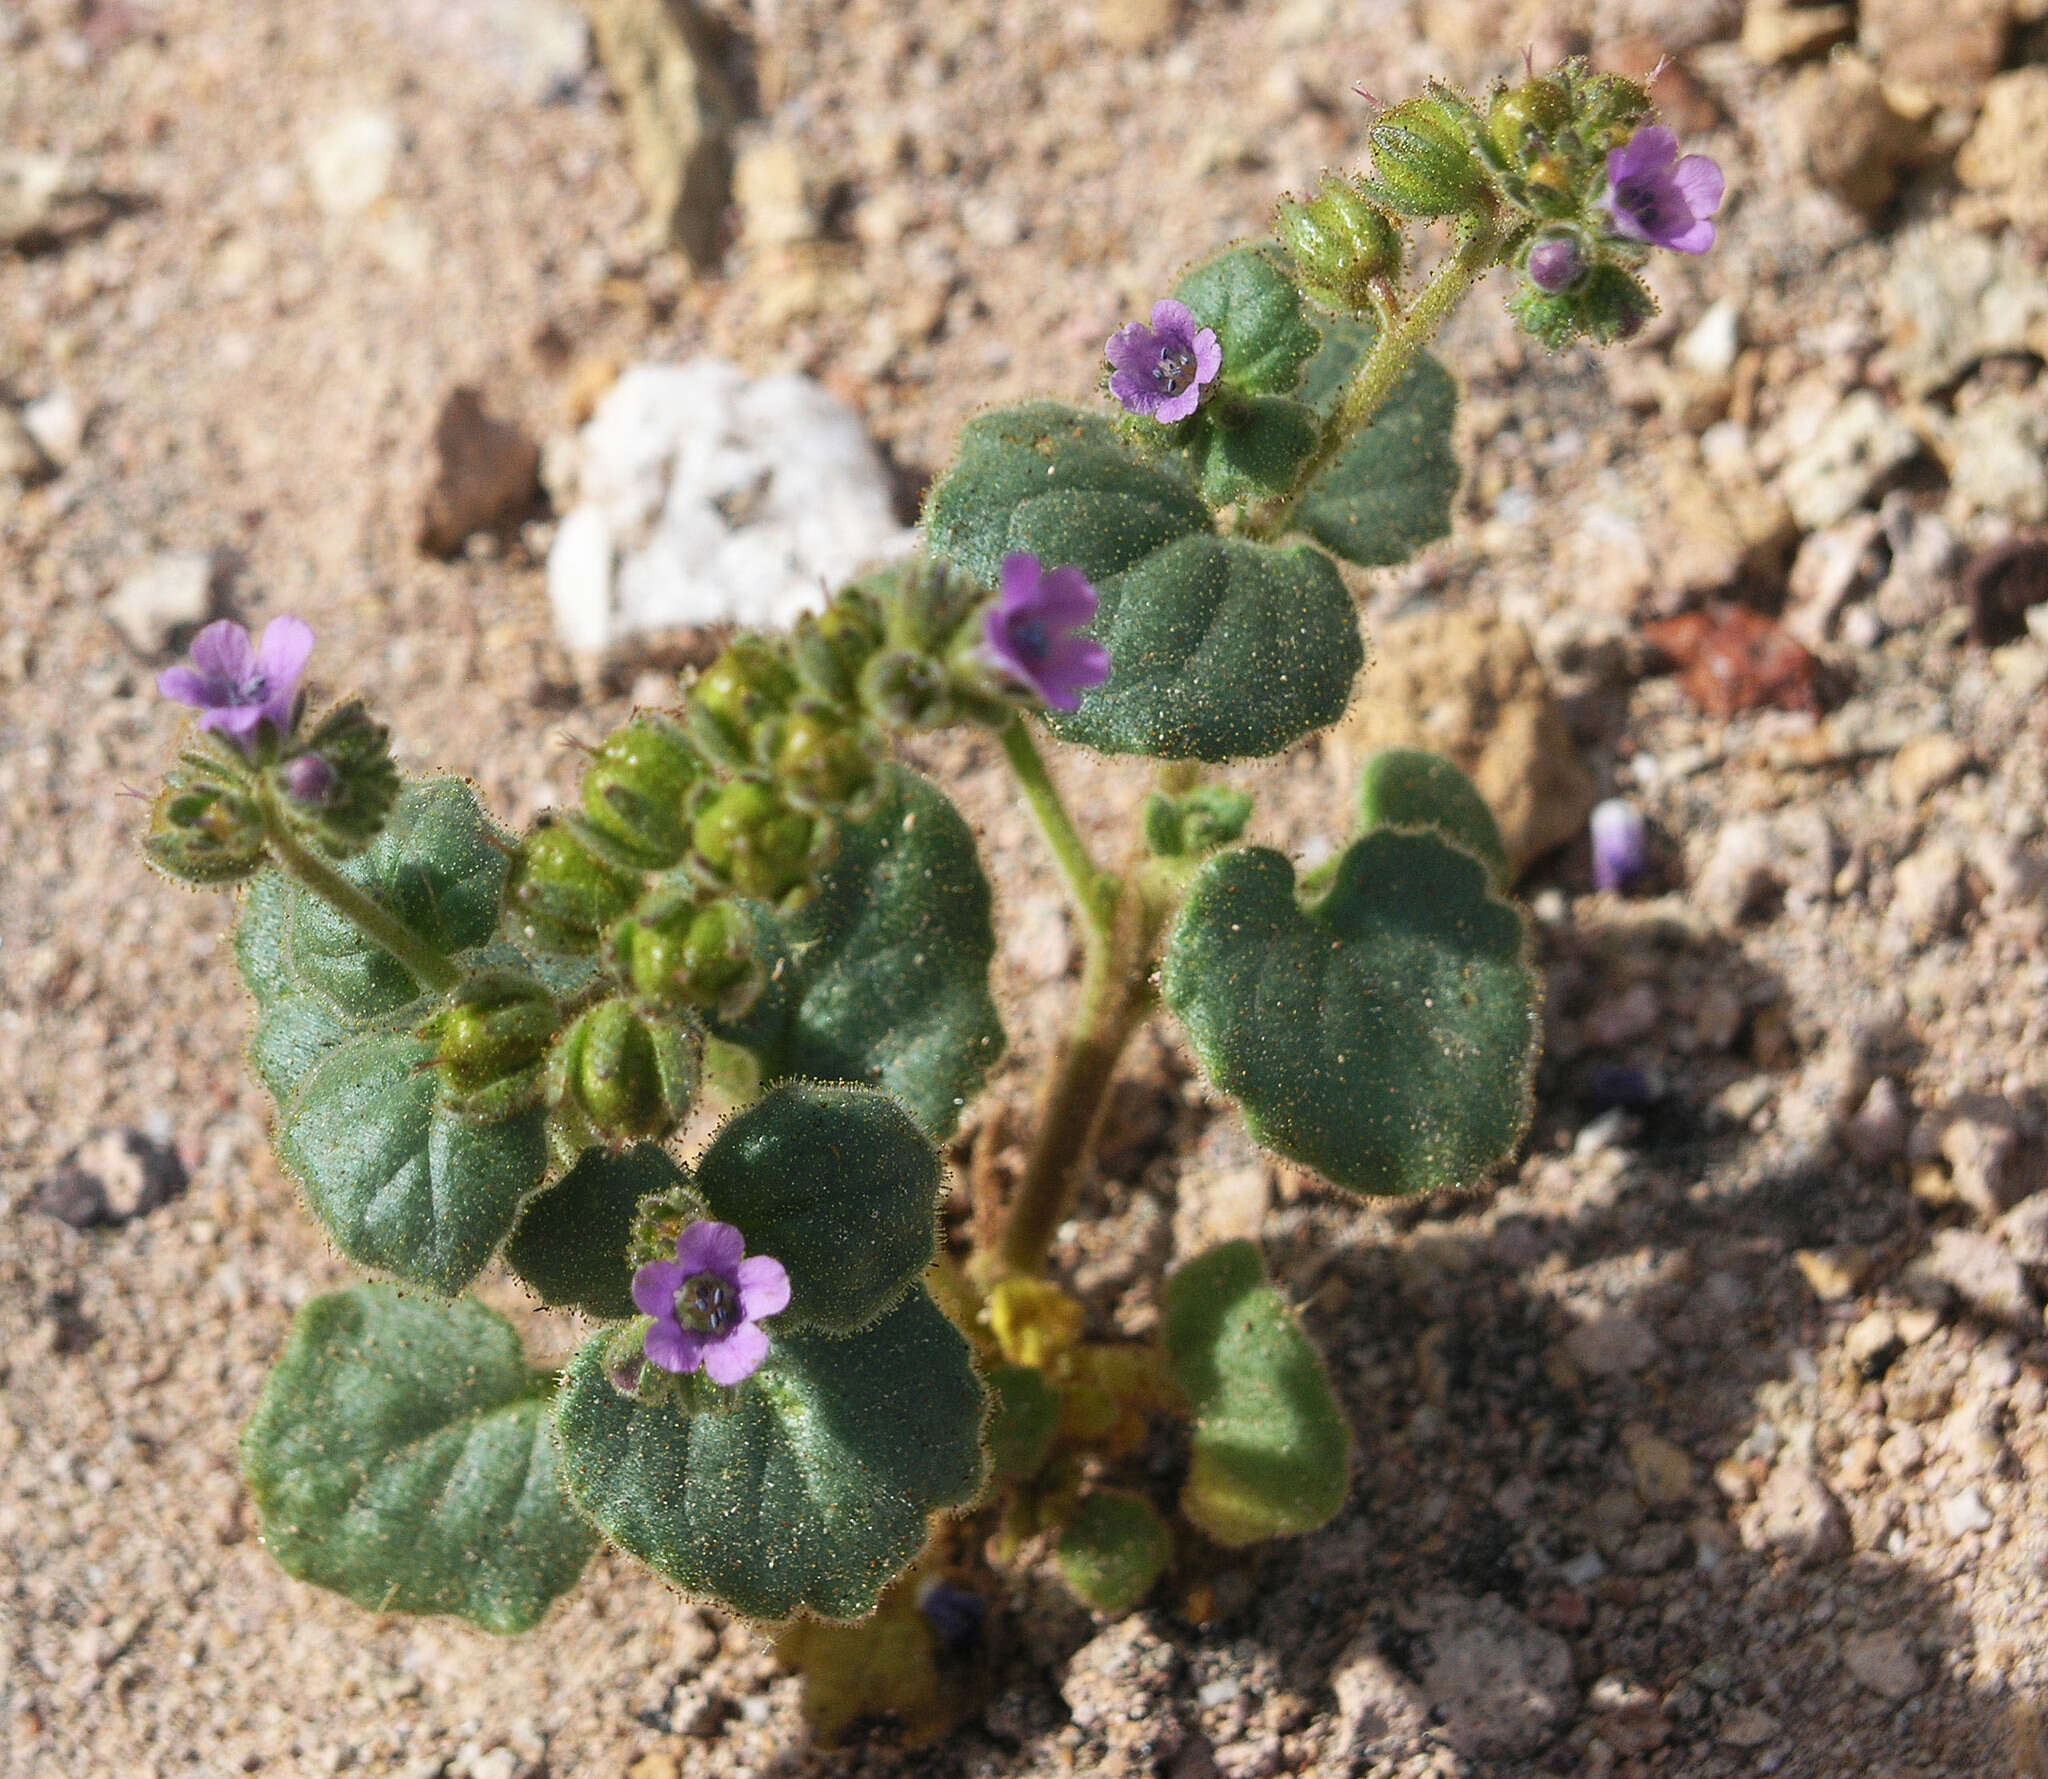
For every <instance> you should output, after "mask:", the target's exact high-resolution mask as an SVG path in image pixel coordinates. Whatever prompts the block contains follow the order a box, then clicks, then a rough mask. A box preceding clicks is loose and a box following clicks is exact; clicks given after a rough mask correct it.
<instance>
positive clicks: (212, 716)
mask: <svg viewBox="0 0 2048 1779" xmlns="http://www.w3.org/2000/svg"><path fill="white" fill-rule="evenodd" d="M262 721H263V712H262V710H261V709H260V708H259V707H258V706H256V705H254V704H216V705H215V706H214V707H213V708H212V709H211V710H209V711H208V712H207V713H206V714H205V715H204V716H203V717H201V718H200V719H199V726H200V728H202V729H212V730H215V731H217V732H218V733H220V734H222V735H229V736H232V737H233V738H234V739H235V740H237V741H246V740H247V739H248V738H249V737H250V736H251V735H254V734H255V733H256V730H257V726H258V725H259V724H260V723H261V722H262Z"/></svg>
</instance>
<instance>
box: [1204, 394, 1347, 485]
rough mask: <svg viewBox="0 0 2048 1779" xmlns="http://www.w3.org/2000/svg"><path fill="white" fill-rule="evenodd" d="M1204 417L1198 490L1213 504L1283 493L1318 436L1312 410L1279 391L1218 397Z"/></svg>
mask: <svg viewBox="0 0 2048 1779" xmlns="http://www.w3.org/2000/svg"><path fill="white" fill-rule="evenodd" d="M1207 419H1208V421H1209V424H1208V426H1207V429H1206V430H1205V431H1204V433H1203V435H1202V439H1201V443H1200V446H1199V453H1200V457H1201V463H1202V492H1203V494H1204V495H1206V496H1207V497H1208V499H1209V500H1210V502H1211V503H1212V504H1214V505H1216V506H1219V507H1220V506H1227V505H1229V504H1230V503H1231V502H1232V501H1237V500H1256V499H1260V498H1262V497H1264V496H1267V495H1274V494H1285V493H1286V492H1287V491H1288V489H1290V488H1292V487H1293V486H1294V479H1295V476H1296V474H1297V473H1298V472H1299V470H1300V468H1301V465H1302V464H1303V462H1304V461H1306V459H1307V458H1308V455H1309V453H1310V452H1312V451H1313V450H1314V449H1315V448H1316V444H1317V441H1318V439H1319V438H1320V436H1321V432H1320V428H1318V426H1317V425H1316V417H1315V415H1314V414H1313V413H1311V412H1310V411H1309V409H1307V408H1306V407H1304V406H1303V405H1302V404H1301V403H1300V402H1298V401H1292V400H1290V399H1289V398H1288V397H1286V396H1284V395H1260V396H1253V397H1251V398H1250V399H1249V400H1244V401H1240V402H1235V403H1226V402H1218V403H1217V404H1216V406H1215V408H1214V409H1213V410H1212V411H1211V413H1210V414H1209V415H1208V416H1207Z"/></svg>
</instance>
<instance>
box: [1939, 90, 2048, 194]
mask: <svg viewBox="0 0 2048 1779" xmlns="http://www.w3.org/2000/svg"><path fill="white" fill-rule="evenodd" d="M1956 177H1957V178H1958V179H1960V180H1961V181H1962V182H1963V184H1964V185H1966V186H1968V187H1969V188H1970V189H1971V190H1972V191H1978V192H1983V193H1984V194H1986V196H1988V197H1989V198H1990V199H1991V200H1992V201H1993V202H1994V203H1995V204H1996V205H1997V206H1998V208H1999V209H2000V210H2001V211H2002V212H2003V213H2004V214H2005V216H2006V217H2007V218H2008V220H2010V221H2012V222H2014V223H2017V224H2018V225H2019V226H2020V227H2021V228H2024V229H2032V230H2037V231H2038V230H2042V229H2048V68H2041V67H2031V68H2015V69H2014V70H2013V71H2012V72H2011V73H2010V74H2001V75H1999V76H1998V78H1997V79H1996V80H1994V81H1992V82H1991V84H1990V85H1989V86H1987V87H1986V88H1985V89H1984V109H1983V110H1982V111H1981V112H1980V113H1979V114H1978V117H1977V127H1976V128H1975V129H1974V130H1972V131H1971V132H1970V137H1969V140H1968V141H1966V142H1965V143H1964V144H1963V146H1962V149H1961V151H1960V152H1959V153H1958V154H1957V155H1956Z"/></svg>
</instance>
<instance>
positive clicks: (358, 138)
mask: <svg viewBox="0 0 2048 1779" xmlns="http://www.w3.org/2000/svg"><path fill="white" fill-rule="evenodd" d="M399 146H400V136H399V131H398V120H397V119H396V118H394V117H392V115H391V114H390V113H389V112H387V111H372V110H369V109H366V108H365V109H358V110H354V111H344V112H342V113H340V114H339V115H338V116H336V117H332V118H330V119H329V120H328V121H327V122H326V123H325V124H323V125H322V126H321V127H320V128H319V130H317V131H316V132H315V133H314V134H313V136H312V137H311V138H310V139H309V140H308V141H307V143H306V146H305V152H304V160H305V165H306V179H307V182H308V183H309V184H310V185H311V186H312V188H313V202H314V203H315V204H317V205H318V206H319V207H320V213H321V214H322V215H323V216H332V217H336V218H347V217H351V216H354V215H357V214H358V213H359V212H361V211H364V210H367V209H368V208H369V207H370V206H371V205H372V204H374V203H375V202H376V201H377V200H378V199H379V198H381V197H382V196H383V195H384V194H385V192H386V191H387V190H389V189H390V185H391V175H392V173H393V172H394V171H395V170H396V168H397V166H398V150H399Z"/></svg>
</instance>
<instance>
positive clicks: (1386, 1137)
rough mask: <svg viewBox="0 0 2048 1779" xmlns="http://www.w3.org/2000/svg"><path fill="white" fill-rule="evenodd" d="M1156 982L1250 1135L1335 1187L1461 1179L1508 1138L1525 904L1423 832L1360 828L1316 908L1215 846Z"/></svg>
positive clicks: (1527, 1056) (1523, 1006) (1530, 988)
mask: <svg viewBox="0 0 2048 1779" xmlns="http://www.w3.org/2000/svg"><path fill="white" fill-rule="evenodd" d="M1162 985H1163V988H1164V992H1165V997H1166V1003H1167V1005H1168V1006H1169V1007H1171V1008H1172V1009H1173V1011H1174V1012H1175V1013H1177V1014H1178V1015H1179V1016H1180V1018H1181V1021H1182V1023H1183V1024H1184V1025H1185V1026H1186V1027H1187V1031H1188V1036H1189V1038H1190V1039H1191V1041H1192V1042H1193V1044H1194V1047H1195V1052H1196V1054H1197V1055H1198V1056H1199V1057H1200V1058H1201V1060H1202V1064H1203V1066H1204V1068H1206V1069H1207V1071H1208V1073H1209V1076H1210V1078H1211V1079H1212V1080H1213V1081H1214V1082H1215V1083H1216V1085H1217V1086H1218V1087H1220V1088H1221V1089H1222V1090H1223V1091H1224V1092H1225V1093H1228V1094H1230V1095H1232V1096H1233V1097H1234V1098H1235V1099H1236V1100H1237V1101H1238V1102H1239V1104H1240V1105H1241V1106H1242V1108H1243V1110H1244V1115H1245V1121H1246V1123H1247V1124H1248V1125H1249V1126H1250V1127H1251V1130H1252V1134H1253V1135H1254V1136H1256V1137H1257V1138H1258V1140H1259V1141H1260V1142H1262V1143H1264V1144H1266V1145H1267V1146H1268V1147H1270V1148H1273V1149H1277V1150H1278V1151H1279V1152H1280V1153H1281V1154H1283V1155H1286V1156H1290V1157H1292V1158H1293V1159H1294V1160H1296V1161H1300V1162H1305V1163H1306V1164H1307V1165H1308V1166H1310V1167H1312V1168H1315V1169H1316V1170H1317V1171H1318V1172H1319V1173H1321V1174H1323V1175H1324V1176H1325V1177H1326V1178H1328V1179H1330V1180H1332V1181H1334V1182H1335V1183H1336V1184H1337V1185H1340V1186H1348V1187H1350V1188H1352V1189H1353V1190H1354V1191H1359V1192H1371V1193H1409V1192H1429V1191H1434V1190H1437V1189H1439V1188H1442V1187H1448V1186H1466V1185H1470V1184H1471V1183H1472V1182H1473V1181H1475V1180H1477V1179H1479V1178H1480V1177H1481V1176H1482V1175H1483V1174H1484V1173H1485V1172H1486V1171H1487V1169H1489V1168H1491V1167H1493V1166H1495V1165H1496V1164H1498V1163H1499V1162H1501V1161H1503V1160H1504V1159H1506V1157H1507V1156H1508V1155H1509V1154H1510V1153H1511V1152H1512V1150H1513V1149H1514V1146H1515V1144H1516V1143H1517V1142H1519V1141H1520V1139H1521V1135H1522V1131H1523V1129H1524V1128H1525V1126H1526V1124H1527V1121H1528V1115H1529V1081H1530V1075H1531V1072H1532V1070H1533V1068H1534V1066H1535V1060H1536V1046H1537V1038H1538V1002H1539V999H1540V996H1539V992H1538V986H1537V979H1536V974H1535V972H1534V970H1533V969H1532V968H1531V967H1530V964H1529V961H1528V956H1527V947H1526V940H1525V933H1524V927H1523V922H1522V918H1521V916H1520V914H1519V913H1517V911H1516V910H1515V909H1514V908H1512V907H1510V906H1509V905H1508V904H1507V903H1506V902H1503V901H1501V900H1499V899H1498V898H1497V897H1495V896H1494V895H1492V894H1491V893H1490V891H1489V888H1488V884H1487V877H1486V871H1485V868H1484V867H1483V866H1482V865H1481V864H1480V863H1479V862H1478V861H1477V860H1476V859H1474V858H1473V857H1472V856H1471V855H1470V854H1469V853H1467V852H1465V851H1463V850H1462V849H1461V848H1459V847H1456V846H1453V845H1450V844H1448V843H1446V842H1445V841H1444V840H1442V839H1441V838H1439V837H1438V836H1437V835H1435V834H1433V833H1403V832H1400V831H1398V830H1395V829H1391V828H1382V829H1378V830H1376V831H1375V832H1373V833H1370V834H1366V835H1364V836H1362V837H1361V838H1359V839H1358V840H1356V841H1354V842H1353V843H1352V844H1351V846H1350V847H1349V848H1348V849H1347V850H1346V851H1345V853H1344V854H1343V855H1342V857H1341V859H1340V860H1339V862H1338V866H1337V870H1336V873H1335V876H1334V879H1333V882H1332V885H1331V888H1330V891H1329V894H1328V895H1327V896H1326V897H1325V898H1324V899H1323V900H1322V901H1321V902H1320V903H1318V904H1316V905H1315V906H1314V907H1312V908H1304V907H1303V906H1302V905H1301V904H1300V902H1299V901H1298V900H1297V899H1296V896H1295V891H1294V872H1293V869H1292V867H1291V866H1290V865H1289V864H1288V862H1287V861H1286V860H1285V859H1284V858H1282V857H1281V856H1280V855H1279V854H1278V853H1275V852H1269V851H1267V850H1265V849H1264V848H1262V847H1247V848H1243V849H1240V850H1238V851H1234V852H1227V853H1223V854H1221V855H1219V856H1218V857H1216V858H1214V859H1212V860H1211V861H1210V862H1209V863H1208V864H1207V865H1205V866H1204V867H1203V868H1202V870H1201V872H1200V873H1199V874H1198V875H1197V877H1196V878H1195V882H1194V886H1193V888H1192V889H1191V890H1190V892H1189V894H1188V898H1187V901H1186V902H1185V903H1184V904H1183V905H1182V908H1181V912H1180V916H1179V919H1178V921H1177V923H1176V924H1175V927H1174V931H1173V936H1172V938H1171V940H1170V942H1169V943H1168V946H1167V951H1166V959H1165V964H1164V968H1163V973H1162Z"/></svg>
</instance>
